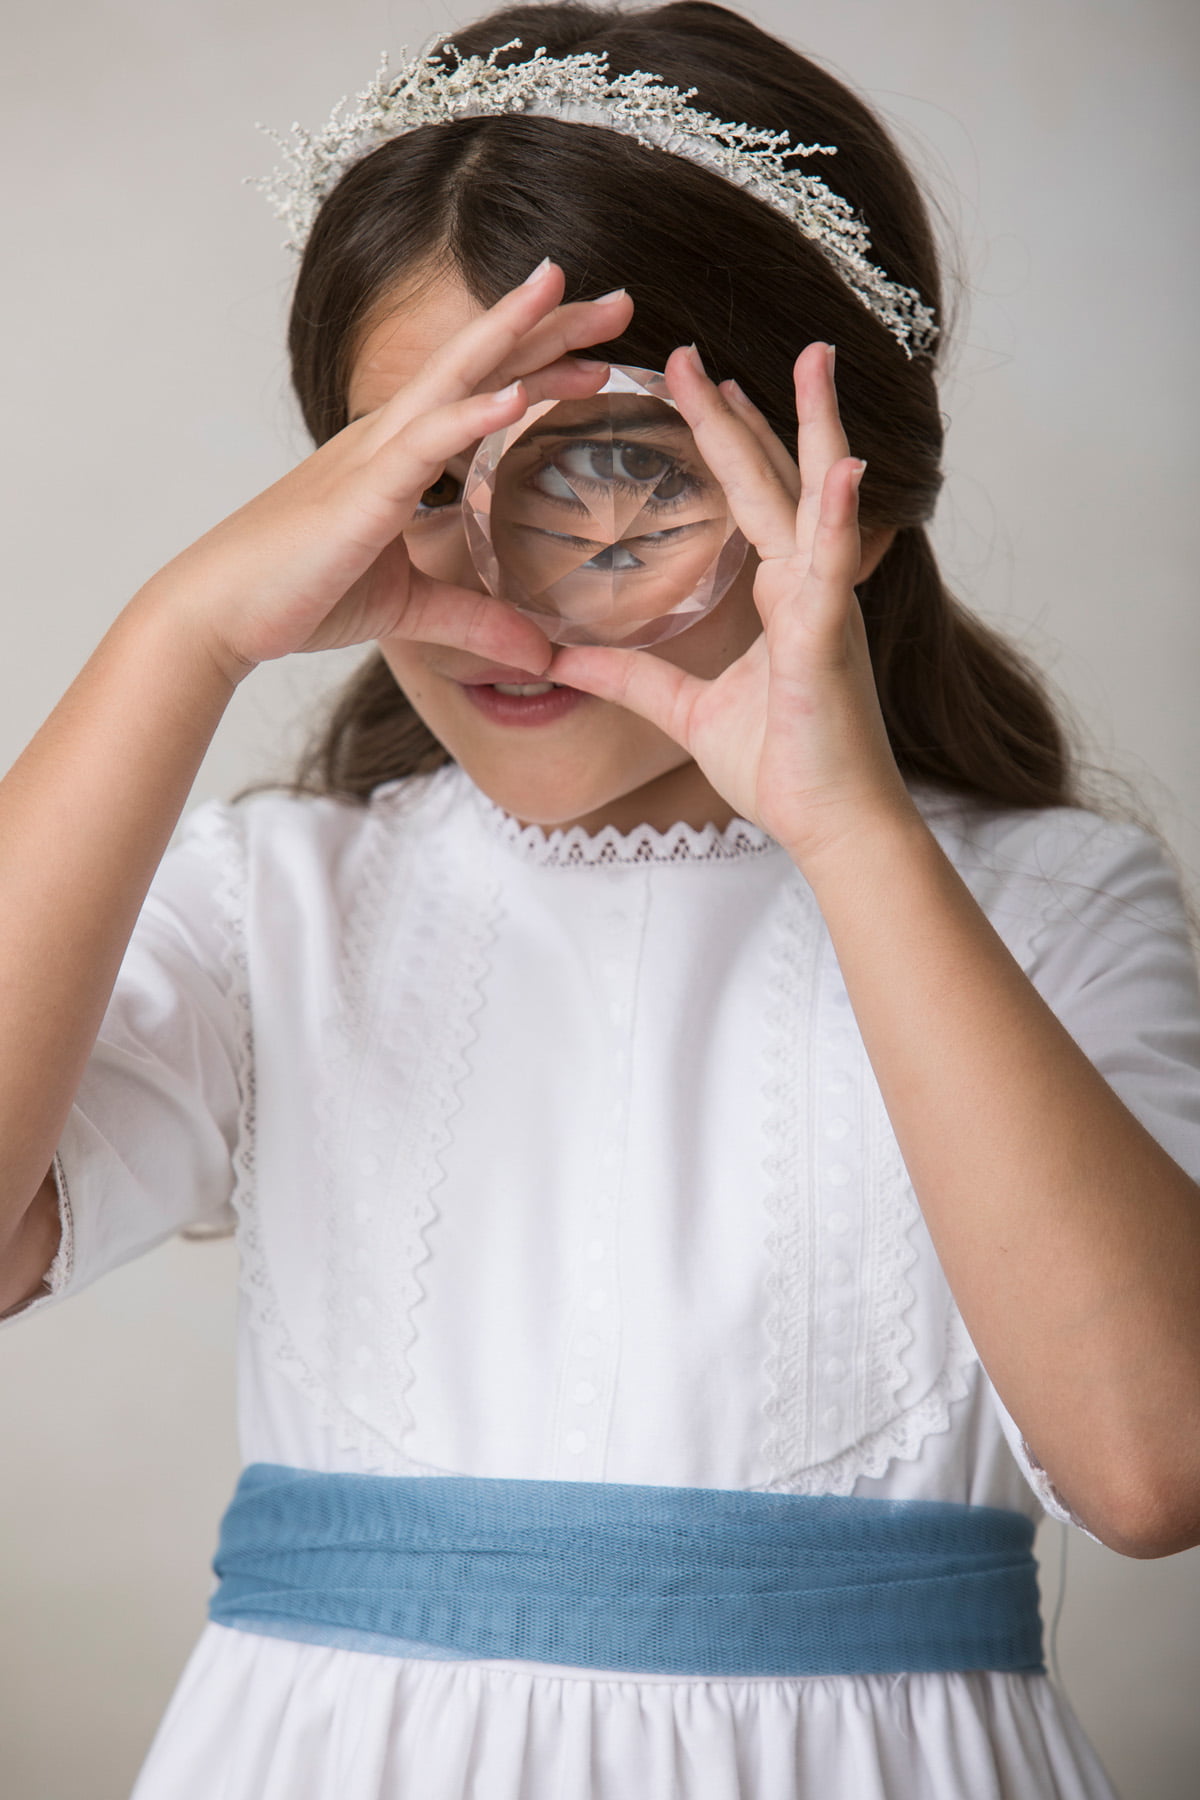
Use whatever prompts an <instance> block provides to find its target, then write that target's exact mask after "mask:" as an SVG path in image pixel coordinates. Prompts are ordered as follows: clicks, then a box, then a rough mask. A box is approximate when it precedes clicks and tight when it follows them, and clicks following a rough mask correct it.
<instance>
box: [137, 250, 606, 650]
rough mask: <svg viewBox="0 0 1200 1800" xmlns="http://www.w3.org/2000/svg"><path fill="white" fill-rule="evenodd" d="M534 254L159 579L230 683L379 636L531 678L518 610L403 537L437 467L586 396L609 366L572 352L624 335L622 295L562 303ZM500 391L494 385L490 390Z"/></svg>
mask: <svg viewBox="0 0 1200 1800" xmlns="http://www.w3.org/2000/svg"><path fill="white" fill-rule="evenodd" d="M562 292H563V274H562V271H561V269H559V268H558V267H557V265H555V264H554V263H551V262H549V261H547V262H544V263H543V264H541V266H540V267H539V268H537V269H535V270H534V272H533V274H532V275H531V276H529V277H528V279H527V280H526V281H525V282H524V283H522V285H521V286H520V287H518V288H514V289H513V290H512V291H511V292H510V293H508V294H506V295H505V296H504V298H503V299H502V300H499V301H498V302H497V303H496V305H495V306H493V307H490V308H489V309H488V310H487V311H486V312H484V313H481V314H480V315H479V317H478V318H476V319H473V320H472V321H471V322H470V324H468V325H466V326H464V327H463V329H462V330H461V331H458V332H456V333H455V334H454V336H453V337H451V338H449V339H447V341H446V342H445V343H444V344H443V345H442V346H441V347H440V348H439V349H438V350H437V351H436V352H435V353H434V354H433V355H432V356H431V357H430V358H429V360H428V361H427V362H426V364H425V366H424V368H423V369H422V371H421V373H420V375H419V376H417V377H416V379H415V380H413V381H411V382H409V383H408V384H407V385H406V386H404V387H402V388H400V389H399V390H398V392H397V393H395V394H394V395H393V396H392V398H391V399H390V400H389V401H388V402H387V403H386V405H384V406H382V407H380V408H379V409H378V410H377V411H376V412H373V413H368V414H366V415H365V416H364V417H363V418H361V419H356V420H355V421H354V422H353V423H352V424H350V425H347V426H346V427H345V429H344V430H342V431H340V432H338V434H337V436H336V437H333V438H331V439H330V440H329V441H328V442H327V443H325V444H323V445H322V446H321V448H320V449H319V450H317V451H316V452H315V453H314V454H313V455H312V456H309V457H308V458H307V459H306V460H305V461H304V462H302V463H301V464H299V466H298V467H297V468H295V469H293V470H291V472H290V473H289V474H287V475H285V476H284V477H283V479H282V480H281V481H277V482H276V483H275V484H274V486H273V487H270V488H268V489H267V490H266V491H265V493H262V494H260V495H259V496H258V497H257V498H256V499H254V500H251V501H250V502H249V504H248V505H246V506H243V507H241V508H240V509H239V511H237V512H235V513H233V514H231V515H230V517H229V518H227V519H225V520H223V521H222V523H221V524H219V525H217V526H216V527H214V529H213V530H212V531H209V532H208V533H206V535H205V536H204V537H202V538H200V539H199V540H198V541H197V542H196V543H195V544H193V545H191V547H190V548H189V549H187V550H185V551H184V552H183V553H182V554H181V555H180V556H177V557H176V558H175V559H174V560H173V561H172V562H170V563H168V564H167V566H166V567H165V568H164V569H162V570H161V571H160V572H159V573H158V575H156V576H155V577H154V578H153V580H152V581H151V583H150V584H149V587H150V588H153V589H158V590H159V593H160V597H161V596H162V594H163V591H164V590H167V591H168V592H169V596H170V598H169V602H168V603H169V604H170V605H171V606H172V607H179V606H182V607H185V608H186V610H187V612H188V613H189V615H190V618H191V620H192V623H193V625H194V627H195V628H196V629H197V630H198V631H199V632H200V634H201V637H202V640H203V641H204V642H205V643H206V645H207V647H208V648H209V650H210V651H211V653H212V654H213V655H214V657H215V658H216V660H217V662H218V664H219V666H220V667H221V668H222V669H223V670H224V671H225V672H226V674H227V675H228V676H229V678H230V679H231V680H232V681H234V682H238V681H240V680H241V679H242V678H243V676H245V675H247V674H248V673H249V672H250V670H251V669H253V668H254V667H256V666H257V664H259V663H260V662H269V661H271V660H273V659H274V658H277V657H281V656H287V655H289V654H290V653H291V652H293V651H299V650H329V649H340V648H344V647H346V646H348V645H352V644H361V643H367V642H371V641H374V640H376V639H379V638H385V637H392V636H397V637H404V638H417V639H421V640H423V641H425V642H432V643H439V644H447V645H451V646H453V647H454V648H456V649H462V650H468V651H471V652H472V653H474V654H477V655H479V656H483V657H486V658H489V659H491V660H493V661H497V662H503V663H505V664H507V665H509V666H511V667H514V668H527V669H529V671H530V672H531V673H532V674H540V673H541V672H542V670H544V669H545V668H546V667H547V666H548V664H549V662H550V658H551V654H552V650H551V646H550V644H549V643H548V642H547V640H546V638H545V637H544V636H543V635H542V633H541V632H540V631H539V630H538V629H537V627H536V626H535V625H533V624H531V623H530V622H529V621H528V620H525V619H522V618H521V616H520V615H519V614H518V613H517V612H515V611H514V610H513V608H512V607H510V606H507V605H505V604H504V603H503V602H502V601H499V600H495V599H492V598H491V597H490V596H489V595H487V594H485V593H480V592H477V591H472V590H470V589H466V588H458V587H452V586H450V585H449V584H447V583H445V582H440V581H435V580H434V579H433V578H432V577H430V576H428V575H426V574H424V573H422V571H421V570H419V569H417V568H415V567H414V566H413V564H412V563H411V562H410V560H409V557H408V552H407V549H406V546H405V543H404V539H403V537H402V536H401V533H402V532H403V531H404V529H405V527H406V526H407V525H408V523H409V521H410V520H411V518H412V516H413V513H414V510H415V508H416V506H417V504H418V502H419V501H420V498H421V495H422V494H423V493H424V492H425V490H426V489H427V488H429V487H430V486H431V485H432V484H433V483H434V482H435V481H436V480H437V479H438V477H439V476H440V475H441V473H442V470H443V469H444V467H445V465H446V463H447V462H448V461H449V460H450V459H451V458H452V457H455V456H461V455H462V454H464V452H465V451H466V450H467V449H468V448H469V447H470V446H471V445H473V444H474V443H476V442H477V441H478V440H479V439H481V438H483V437H486V436H487V435H488V433H489V432H493V431H497V430H500V429H501V428H502V427H503V426H505V425H509V424H511V423H512V422H513V421H514V420H516V419H519V418H520V417H521V414H522V413H523V412H524V411H525V410H526V408H527V407H528V406H530V405H531V404H532V403H534V402H535V401H538V400H543V399H547V398H551V397H553V398H580V397H583V396H585V395H588V394H594V393H595V392H596V391H597V390H598V389H599V388H600V387H601V386H602V385H603V383H604V381H605V380H606V379H607V376H608V365H607V363H595V362H581V361H578V360H576V358H574V357H573V356H572V355H571V354H570V352H571V351H573V350H577V349H583V348H586V347H587V346H588V345H591V344H595V343H603V342H605V341H606V340H610V339H612V338H615V337H617V336H619V335H620V333H621V332H622V331H624V329H625V327H626V325H627V324H628V322H629V318H630V316H631V314H632V310H633V307H632V302H631V301H630V299H629V297H628V295H626V294H624V293H622V292H618V293H617V294H615V295H611V296H608V297H607V298H605V299H603V300H592V301H581V302H577V303H576V304H574V305H570V306H563V305H561V304H560V302H561V300H562ZM496 390H499V391H496Z"/></svg>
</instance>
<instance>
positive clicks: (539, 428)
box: [520, 408, 691, 443]
mask: <svg viewBox="0 0 1200 1800" xmlns="http://www.w3.org/2000/svg"><path fill="white" fill-rule="evenodd" d="M598 431H621V432H624V433H626V434H627V435H628V436H630V437H662V436H664V435H665V434H667V433H670V432H674V433H677V434H679V433H682V434H684V435H686V436H688V437H690V436H691V430H690V427H689V426H688V423H687V420H686V419H684V418H683V417H682V416H679V417H678V418H675V419H664V418H662V417H661V415H660V416H659V417H658V418H655V419H647V418H646V416H645V415H644V414H643V413H641V412H640V411H639V412H637V413H633V412H629V413H626V414H625V415H624V416H622V414H621V413H620V412H619V411H617V410H616V409H615V408H614V409H613V410H611V411H609V412H606V413H603V414H600V413H597V414H596V415H595V417H593V418H591V419H577V420H575V422H574V423H573V424H570V425H550V424H545V425H543V424H537V425H534V426H533V427H532V428H531V429H530V430H529V431H523V432H522V433H521V439H520V441H521V442H522V443H528V442H529V441H530V440H531V439H532V438H543V437H556V438H575V437H592V436H593V435H594V434H595V433H596V432H598Z"/></svg>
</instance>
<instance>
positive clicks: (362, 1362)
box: [354, 1344, 375, 1369]
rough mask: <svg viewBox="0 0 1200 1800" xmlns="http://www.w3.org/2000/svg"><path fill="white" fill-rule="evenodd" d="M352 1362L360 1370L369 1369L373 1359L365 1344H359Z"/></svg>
mask: <svg viewBox="0 0 1200 1800" xmlns="http://www.w3.org/2000/svg"><path fill="white" fill-rule="evenodd" d="M354 1360H355V1362H356V1363H357V1364H358V1366H359V1368H360V1369H369V1368H370V1366H371V1364H372V1363H373V1362H374V1361H375V1358H374V1355H373V1354H372V1352H371V1351H370V1350H368V1348H367V1346H366V1345H365V1344H360V1345H359V1346H358V1349H357V1350H356V1351H355V1352H354Z"/></svg>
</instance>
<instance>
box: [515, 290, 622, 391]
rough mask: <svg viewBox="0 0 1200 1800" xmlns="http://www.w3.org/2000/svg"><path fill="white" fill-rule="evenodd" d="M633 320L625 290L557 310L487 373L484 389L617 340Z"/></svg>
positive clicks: (574, 303)
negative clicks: (574, 351)
mask: <svg viewBox="0 0 1200 1800" xmlns="http://www.w3.org/2000/svg"><path fill="white" fill-rule="evenodd" d="M632 317H633V301H632V300H631V299H630V297H629V295H628V294H627V293H626V292H625V289H624V288H617V289H615V290H614V292H613V293H611V294H604V295H602V296H601V297H600V299H598V300H576V301H573V302H572V304H571V305H570V306H559V307H556V308H555V310H554V311H553V312H552V313H550V314H549V316H548V317H547V318H545V319H543V320H541V322H540V323H539V324H537V325H535V326H534V328H533V330H532V331H528V332H526V334H525V336H524V337H523V338H522V339H521V342H520V343H519V344H518V345H517V346H516V347H515V349H514V350H513V352H512V354H511V355H510V356H508V357H507V358H506V359H505V361H504V362H502V363H500V364H498V365H497V367H496V368H495V369H492V370H489V372H488V375H487V385H488V386H489V387H500V386H501V385H502V383H504V382H505V381H512V380H514V379H515V378H516V377H517V376H519V375H528V374H530V373H531V372H532V371H533V370H534V369H540V368H542V367H543V365H544V364H546V363H550V362H554V361H556V360H557V359H558V358H559V357H561V356H568V355H570V353H571V352H572V351H573V350H588V349H590V348H591V346H592V345H593V344H604V343H607V342H608V341H609V340H610V339H611V338H617V337H620V335H621V333H622V332H623V331H624V330H625V329H626V328H627V326H628V324H629V321H630V319H631V318H632Z"/></svg>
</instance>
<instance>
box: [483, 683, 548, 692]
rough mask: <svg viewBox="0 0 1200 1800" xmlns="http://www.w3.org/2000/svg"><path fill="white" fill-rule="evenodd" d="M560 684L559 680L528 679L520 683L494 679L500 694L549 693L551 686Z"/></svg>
mask: <svg viewBox="0 0 1200 1800" xmlns="http://www.w3.org/2000/svg"><path fill="white" fill-rule="evenodd" d="M559 685H560V684H559V683H558V682H557V681H527V682H523V683H521V684H520V685H518V683H516V682H514V681H493V683H492V686H493V687H494V688H495V690H496V692H497V693H498V694H548V693H549V692H550V690H551V688H556V687H558V686H559Z"/></svg>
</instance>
